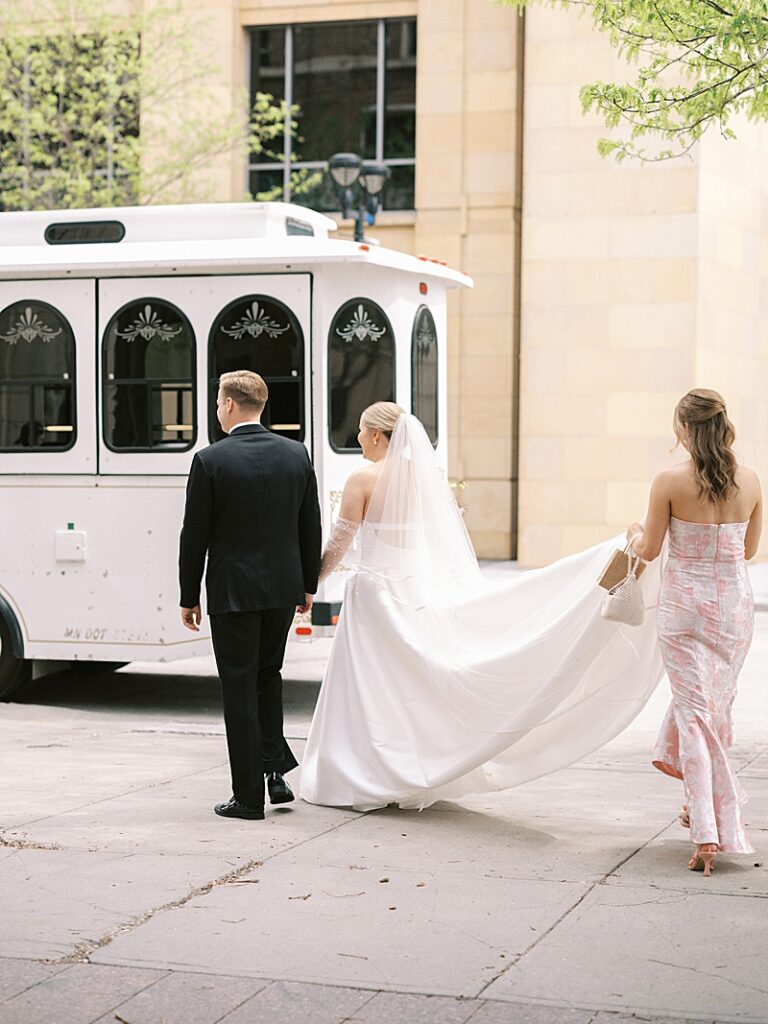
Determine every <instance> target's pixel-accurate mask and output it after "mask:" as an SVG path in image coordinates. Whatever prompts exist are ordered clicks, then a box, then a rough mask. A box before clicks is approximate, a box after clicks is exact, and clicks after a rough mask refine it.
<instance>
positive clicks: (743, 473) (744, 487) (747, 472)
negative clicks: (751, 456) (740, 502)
mask: <svg viewBox="0 0 768 1024" xmlns="http://www.w3.org/2000/svg"><path fill="white" fill-rule="evenodd" d="M736 486H737V487H738V488H739V491H740V492H741V494H742V495H743V496H744V497H745V498H746V497H750V498H754V500H755V502H757V501H759V500H760V493H761V491H760V477H759V476H758V475H757V473H756V472H755V471H754V469H750V468H749V467H748V466H742V465H738V466H737V467H736Z"/></svg>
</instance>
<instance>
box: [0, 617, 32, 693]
mask: <svg viewBox="0 0 768 1024" xmlns="http://www.w3.org/2000/svg"><path fill="white" fill-rule="evenodd" d="M31 678H32V662H31V661H27V659H25V658H18V657H17V656H16V655H15V654H14V653H13V646H12V639H11V627H10V626H9V625H8V623H7V622H6V620H5V617H4V616H3V615H0V700H3V701H7V700H10V699H11V697H12V696H13V694H14V693H17V692H18V691H19V690H20V689H21V688H22V687H23V686H25V685H26V684H27V683H28V682H29V681H30V680H31Z"/></svg>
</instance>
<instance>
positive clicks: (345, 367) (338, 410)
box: [328, 298, 395, 452]
mask: <svg viewBox="0 0 768 1024" xmlns="http://www.w3.org/2000/svg"><path fill="white" fill-rule="evenodd" d="M328 367H329V384H330V424H329V437H330V442H331V447H332V448H333V449H334V450H335V451H337V452H359V451H360V445H359V444H358V443H357V434H358V430H359V424H360V414H361V413H362V412H363V410H364V409H366V408H367V407H368V406H369V405H373V403H374V402H394V400H395V338H394V335H393V333H392V325H391V324H390V322H389V320H388V319H387V316H386V314H385V312H384V310H383V309H382V308H381V306H377V305H376V303H375V302H371V300H370V299H359V298H358V299H350V300H349V302H345V303H344V305H343V306H342V307H341V309H339V311H338V312H337V313H336V316H335V317H334V318H333V322H332V324H331V330H330V332H329V335H328Z"/></svg>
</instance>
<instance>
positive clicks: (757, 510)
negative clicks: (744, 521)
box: [744, 481, 763, 561]
mask: <svg viewBox="0 0 768 1024" xmlns="http://www.w3.org/2000/svg"><path fill="white" fill-rule="evenodd" d="M762 529H763V496H762V494H761V493H760V482H759V481H758V484H757V504H756V505H755V507H754V508H753V509H752V515H751V516H750V517H749V526H748V527H747V532H746V535H745V537H744V557H745V558H746V559H747V561H749V559H750V558H754V557H755V555H756V554H757V549H758V547H759V546H760V534H761V533H762Z"/></svg>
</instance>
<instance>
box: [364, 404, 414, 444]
mask: <svg viewBox="0 0 768 1024" xmlns="http://www.w3.org/2000/svg"><path fill="white" fill-rule="evenodd" d="M404 412H405V409H401V408H400V406H399V405H397V403H396V402H374V403H373V405H369V406H368V408H367V409H365V410H364V412H363V415H362V416H361V417H360V420H361V422H362V424H363V426H364V427H368V429H369V430H380V431H381V433H382V434H383V435H384V436H385V437H386V439H387V440H388V441H389V440H390V439H391V438H392V431H393V430H394V429H395V424H396V423H397V421H398V420H399V419H400V417H401V416H402V415H403V413H404Z"/></svg>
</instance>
